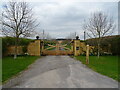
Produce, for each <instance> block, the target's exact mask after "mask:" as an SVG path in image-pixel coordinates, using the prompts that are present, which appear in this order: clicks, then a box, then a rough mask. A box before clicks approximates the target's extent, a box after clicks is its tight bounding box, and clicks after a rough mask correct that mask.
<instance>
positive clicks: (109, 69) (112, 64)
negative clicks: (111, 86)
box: [76, 56, 119, 81]
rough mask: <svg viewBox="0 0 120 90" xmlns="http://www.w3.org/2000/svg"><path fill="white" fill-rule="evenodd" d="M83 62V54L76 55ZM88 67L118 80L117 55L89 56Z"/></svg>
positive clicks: (84, 62)
mask: <svg viewBox="0 0 120 90" xmlns="http://www.w3.org/2000/svg"><path fill="white" fill-rule="evenodd" d="M76 59H78V60H80V61H81V62H82V63H83V64H86V61H85V56H76ZM87 66H88V67H89V68H91V69H93V70H94V71H96V72H98V73H101V74H103V75H106V76H108V77H111V78H113V79H115V80H117V81H119V80H118V57H117V56H100V58H99V59H98V58H97V56H90V61H89V64H88V65H87Z"/></svg>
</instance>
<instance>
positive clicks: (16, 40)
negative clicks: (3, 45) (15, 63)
mask: <svg viewBox="0 0 120 90" xmlns="http://www.w3.org/2000/svg"><path fill="white" fill-rule="evenodd" d="M17 47H18V37H16V38H15V53H14V59H16V58H17Z"/></svg>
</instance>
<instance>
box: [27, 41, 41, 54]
mask: <svg viewBox="0 0 120 90" xmlns="http://www.w3.org/2000/svg"><path fill="white" fill-rule="evenodd" d="M27 49H28V54H29V55H33V56H40V53H41V52H40V49H41V48H40V40H35V41H34V42H31V43H30V44H29V45H28V48H27Z"/></svg>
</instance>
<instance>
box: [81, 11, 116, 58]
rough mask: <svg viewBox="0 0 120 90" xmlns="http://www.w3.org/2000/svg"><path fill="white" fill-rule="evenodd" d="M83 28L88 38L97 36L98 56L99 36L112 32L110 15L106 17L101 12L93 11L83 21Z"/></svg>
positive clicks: (113, 26) (112, 26)
mask: <svg viewBox="0 0 120 90" xmlns="http://www.w3.org/2000/svg"><path fill="white" fill-rule="evenodd" d="M83 29H84V30H86V34H87V35H88V36H89V37H90V38H93V37H94V38H98V41H97V44H98V58H99V56H100V42H101V37H104V36H106V35H110V34H112V32H113V30H114V29H115V23H114V21H113V18H112V17H108V15H107V14H104V13H103V12H95V13H93V14H92V15H91V17H90V18H89V19H88V20H87V21H86V22H85V23H84V25H83Z"/></svg>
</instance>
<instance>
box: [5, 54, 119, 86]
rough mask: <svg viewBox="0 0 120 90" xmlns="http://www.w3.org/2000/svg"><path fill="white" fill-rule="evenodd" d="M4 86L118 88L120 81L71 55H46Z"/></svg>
mask: <svg viewBox="0 0 120 90" xmlns="http://www.w3.org/2000/svg"><path fill="white" fill-rule="evenodd" d="M3 87H4V88H5V87H11V88H118V82H116V81H115V80H113V79H111V78H108V77H106V76H103V75H101V74H98V73H96V72H94V71H92V70H91V69H89V68H87V67H86V66H85V65H83V64H81V62H79V61H77V60H75V59H74V58H71V57H69V56H45V57H42V58H40V59H38V60H37V61H36V62H35V63H34V64H32V65H31V66H30V67H29V68H28V69H27V70H25V71H23V72H22V73H21V74H20V75H18V76H17V77H15V78H13V79H11V80H10V81H9V82H7V83H6V84H5V85H3Z"/></svg>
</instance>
